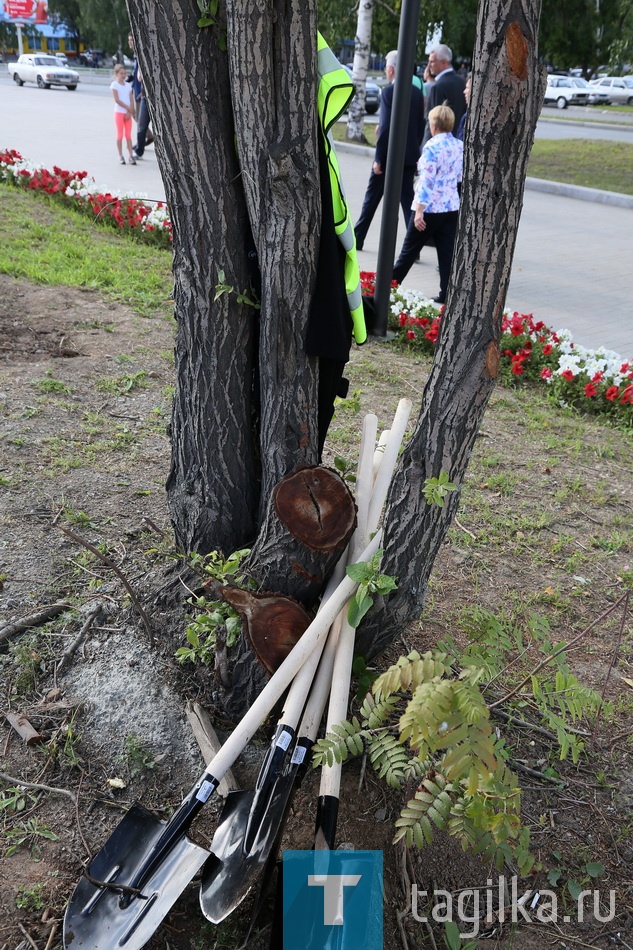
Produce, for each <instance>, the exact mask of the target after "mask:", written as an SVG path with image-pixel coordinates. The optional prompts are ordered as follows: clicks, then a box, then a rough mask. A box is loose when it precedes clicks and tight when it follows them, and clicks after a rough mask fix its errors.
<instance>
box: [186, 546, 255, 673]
mask: <svg viewBox="0 0 633 950" xmlns="http://www.w3.org/2000/svg"><path fill="white" fill-rule="evenodd" d="M248 553H249V549H248V548H242V549H241V550H239V551H234V552H233V554H231V555H230V556H229V557H228V558H224V557H223V555H222V554H220V553H219V552H218V551H211V552H210V553H209V554H206V555H200V554H193V555H192V557H191V563H192V565H193V567H194V568H195V569H196V570H198V571H199V572H200V573H203V574H205V575H207V576H209V577H212V578H213V579H214V580H216V581H217V582H218V583H219V584H227V583H229V581H232V582H233V583H238V584H239V585H240V586H242V587H243V586H247V587H252V586H254V585H253V584H252V583H251V581H250V579H249V578H247V577H245V576H244V575H239V573H238V572H239V567H240V563H241V562H242V561H243V560H244V558H245V557H246V556H247V554H248ZM188 603H189V604H191V605H192V606H193V607H195V608H197V609H198V610H199V611H200V613H199V614H197V615H196V616H195V617H193V618H191V619H190V620H189V623H188V624H187V629H186V633H185V635H186V637H187V646H183V647H179V648H178V649H177V650H176V654H175V656H176V659H177V660H178V662H179V663H187V662H189V663H202V664H204V665H205V666H208V665H209V664H210V663H212V661H213V657H214V656H215V651H216V647H217V639H218V636H220V637H222V638H223V640H224V642H225V644H226V646H228V647H231V646H234V645H235V644H236V643H237V641H238V638H239V636H240V632H241V629H242V621H241V619H240V617H239V615H238V614H237V612H236V611H235V610H234V609H233V607H231V605H230V604H227V603H226V601H223V600H213V599H208V598H207V597H205V596H204V595H202V596H200V597H191V598H189V601H188Z"/></svg>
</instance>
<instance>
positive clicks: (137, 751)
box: [125, 732, 156, 778]
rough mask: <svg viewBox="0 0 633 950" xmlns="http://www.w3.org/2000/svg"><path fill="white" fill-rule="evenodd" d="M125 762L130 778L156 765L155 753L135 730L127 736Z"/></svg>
mask: <svg viewBox="0 0 633 950" xmlns="http://www.w3.org/2000/svg"><path fill="white" fill-rule="evenodd" d="M125 764H126V766H127V770H128V772H129V775H130V778H136V776H137V775H140V774H141V773H142V772H145V771H146V770H149V771H151V770H152V769H154V768H155V767H156V761H155V758H154V754H153V752H152V750H151V749H149V748H148V747H147V746H146V745H145V744H144V742H143V741H142V739H140V738H139V736H137V734H136V733H135V732H131V733H130V734H129V735H127V736H126V737H125Z"/></svg>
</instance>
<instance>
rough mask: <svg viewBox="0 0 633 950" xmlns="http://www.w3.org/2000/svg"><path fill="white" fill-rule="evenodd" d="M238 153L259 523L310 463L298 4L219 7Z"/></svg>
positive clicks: (302, 41)
mask: <svg viewBox="0 0 633 950" xmlns="http://www.w3.org/2000/svg"><path fill="white" fill-rule="evenodd" d="M226 8H227V20H228V46H229V53H228V55H229V70H230V80H231V94H232V98H233V111H234V116H235V135H236V139H237V150H238V154H239V156H240V165H241V170H242V177H243V182H244V189H245V192H246V202H247V206H248V213H249V216H250V221H251V227H252V232H253V237H254V240H255V246H256V250H257V256H258V259H259V266H260V268H261V274H262V295H261V313H260V340H259V390H260V399H261V425H260V452H261V461H262V493H261V505H260V520H261V517H263V513H264V511H265V508H266V504H267V501H268V497H269V495H270V492H271V491H272V489H273V487H274V486H275V485H276V484H277V482H279V480H280V479H281V478H282V477H283V476H284V475H285V474H286V473H287V472H289V471H290V470H291V469H293V468H294V467H295V466H296V465H298V464H301V463H302V462H304V463H308V464H311V463H315V462H316V461H317V460H318V459H317V455H318V434H317V369H316V360H314V359H310V358H308V357H307V356H306V354H305V335H306V328H307V321H308V312H309V308H310V300H311V296H312V290H313V287H314V280H315V276H316V257H317V248H318V240H319V235H320V220H321V199H320V189H319V173H318V169H319V162H318V153H317V112H316V15H315V14H316V11H315V4H314V3H305V2H304V3H302V2H300V0H267V2H261V0H260V2H255V0H227V3H226Z"/></svg>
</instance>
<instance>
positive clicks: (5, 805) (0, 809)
mask: <svg viewBox="0 0 633 950" xmlns="http://www.w3.org/2000/svg"><path fill="white" fill-rule="evenodd" d="M28 799H30V800H31V801H32V802H35V801H37V799H36V798H34V796H33V795H29V794H28V793H27V792H25V790H24V789H23V788H16V787H14V786H9V787H8V788H3V789H0V813H2V814H3V816H7V815H15V814H18V813H19V812H21V811H24V809H25V808H26V806H27V801H28Z"/></svg>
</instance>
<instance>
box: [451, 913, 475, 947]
mask: <svg viewBox="0 0 633 950" xmlns="http://www.w3.org/2000/svg"><path fill="white" fill-rule="evenodd" d="M444 943H445V945H446V950H477V948H478V947H479V944H478V943H477V941H476V940H462V936H461V933H460V932H459V927H458V925H457V924H456V923H455V921H454V920H447V921H446V923H445V925H444Z"/></svg>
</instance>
